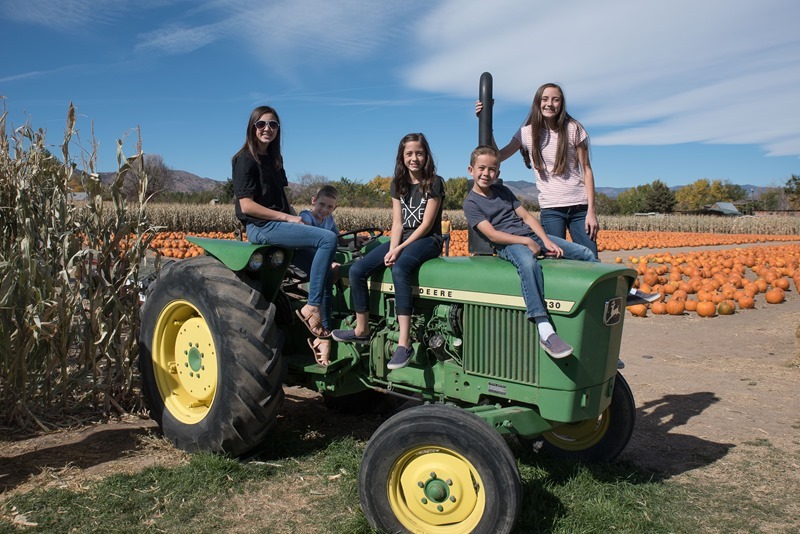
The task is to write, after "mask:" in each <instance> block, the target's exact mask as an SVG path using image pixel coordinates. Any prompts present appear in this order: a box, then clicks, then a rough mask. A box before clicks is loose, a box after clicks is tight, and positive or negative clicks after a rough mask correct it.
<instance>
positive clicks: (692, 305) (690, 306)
mask: <svg viewBox="0 0 800 534" xmlns="http://www.w3.org/2000/svg"><path fill="white" fill-rule="evenodd" d="M697 304H698V301H696V300H694V299H686V302H684V303H683V307H684V309H685V310H686V311H690V312H696V311H697Z"/></svg>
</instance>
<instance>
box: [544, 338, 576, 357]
mask: <svg viewBox="0 0 800 534" xmlns="http://www.w3.org/2000/svg"><path fill="white" fill-rule="evenodd" d="M539 345H541V347H542V349H544V351H545V352H546V353H547V354H549V355H550V356H552V357H553V358H555V359H557V360H558V359H561V358H566V357H567V356H569V355H570V354H572V347H571V346H570V345H569V344H568V343H567V342H566V341H564V340H563V339H561V338H560V337H558V334H550V337H548V338H547V339H545V340H541V339H540V340H539Z"/></svg>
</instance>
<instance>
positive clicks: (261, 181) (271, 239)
mask: <svg viewBox="0 0 800 534" xmlns="http://www.w3.org/2000/svg"><path fill="white" fill-rule="evenodd" d="M280 126H281V124H280V118H279V117H278V112H277V111H275V109H273V108H271V107H269V106H259V107H257V108H255V109H254V110H253V112H252V113H251V114H250V119H249V120H248V121H247V134H246V137H245V142H244V145H242V148H240V149H239V151H238V152H237V153H236V154H235V155H234V156H233V160H232V165H233V171H232V177H233V192H234V197H235V204H236V217H237V218H238V219H239V220H240V221H242V223H243V224H244V225H245V228H246V230H247V239H248V241H250V242H251V243H270V244H273V245H281V246H285V247H291V248H310V249H314V251H315V253H314V259H313V262H312V264H311V270H310V272H309V273H308V276H309V289H308V303H307V304H306V305H305V306H304V307H303V308H302V309H301V310H298V311H297V314H298V316H299V317H300V319H301V320H302V321H303V323H305V325H306V326H307V327H308V329H309V330H310V331H311V333H312V334H314V335H315V336H317V337H328V336H330V332H328V331H326V330H325V328H324V327H323V326H322V316H321V312H320V307H321V305H322V294H323V287H324V284H325V283H326V282H327V281H326V277H328V276H329V271H330V269H329V267H330V265H331V263H332V262H333V259H334V255H335V254H336V241H337V238H336V234H334V233H333V232H331V231H330V230H325V229H323V228H315V227H313V226H306V225H305V224H303V220H302V219H301V218H300V217H298V216H297V215H295V214H294V210H292V207H291V206H290V205H289V199H288V198H287V197H286V193H285V192H284V187H286V186H288V185H289V182H288V180H287V179H286V170H285V169H284V168H283V156H282V154H281V129H280Z"/></svg>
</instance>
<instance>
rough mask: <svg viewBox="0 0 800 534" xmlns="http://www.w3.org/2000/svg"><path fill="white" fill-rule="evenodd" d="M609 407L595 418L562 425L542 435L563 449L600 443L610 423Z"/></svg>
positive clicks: (568, 449)
mask: <svg viewBox="0 0 800 534" xmlns="http://www.w3.org/2000/svg"><path fill="white" fill-rule="evenodd" d="M610 412H611V407H610V406H609V407H608V408H606V409H605V410H604V411H603V413H602V414H600V417H598V418H597V419H589V420H587V421H581V422H579V423H570V424H566V425H562V426H560V427H558V428H556V429H555V430H552V431H550V432H545V433H544V434H542V437H544V439H546V440H547V441H548V442H549V443H551V444H553V445H555V446H556V447H558V448H559V449H561V450H565V451H583V450H586V449H588V448H589V447H593V446H595V445H597V444H598V443H600V440H602V439H603V437H604V436H605V435H606V433H607V432H608V427H609V425H610V424H611V421H610V420H611V417H610Z"/></svg>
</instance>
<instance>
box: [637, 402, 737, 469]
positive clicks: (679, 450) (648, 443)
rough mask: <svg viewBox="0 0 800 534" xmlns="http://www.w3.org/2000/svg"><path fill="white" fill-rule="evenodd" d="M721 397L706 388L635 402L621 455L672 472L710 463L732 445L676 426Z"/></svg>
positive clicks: (726, 452)
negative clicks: (628, 436)
mask: <svg viewBox="0 0 800 534" xmlns="http://www.w3.org/2000/svg"><path fill="white" fill-rule="evenodd" d="M720 400H721V399H720V398H719V397H717V396H716V395H715V394H714V393H712V392H709V391H701V392H696V393H690V394H687V395H665V396H663V397H661V398H660V399H656V400H653V401H650V402H647V403H644V404H643V405H641V406H639V407H638V408H637V410H636V416H637V421H636V428H635V430H634V432H633V437H632V438H631V442H630V443H629V445H628V448H627V449H626V451H625V452H624V453H623V458H624V459H627V460H630V461H632V462H633V463H635V464H636V465H638V466H640V467H642V468H644V469H647V470H650V471H657V472H661V473H663V474H664V475H666V476H673V475H678V474H681V473H684V472H686V471H690V470H692V469H697V468H699V467H703V466H706V465H710V464H712V463H714V462H716V461H717V460H719V459H720V458H723V457H724V456H725V455H726V454H728V451H729V450H730V449H732V448H733V447H734V445H733V444H731V443H717V442H714V441H711V440H707V439H703V438H700V437H697V436H693V435H690V434H682V433H680V431H679V429H680V428H681V427H683V426H685V425H686V424H687V423H688V422H689V420H690V419H692V418H693V417H696V416H698V415H700V414H701V413H703V411H705V410H706V409H707V408H709V407H710V406H712V405H713V404H716V403H717V402H719V401H720Z"/></svg>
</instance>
